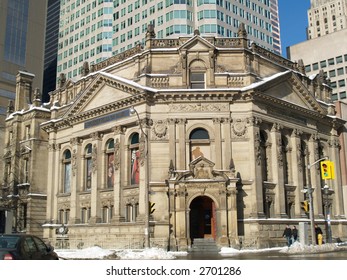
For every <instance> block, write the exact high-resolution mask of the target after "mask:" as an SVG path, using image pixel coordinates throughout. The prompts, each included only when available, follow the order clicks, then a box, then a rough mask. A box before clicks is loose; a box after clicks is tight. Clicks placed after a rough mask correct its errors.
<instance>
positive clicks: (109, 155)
mask: <svg viewBox="0 0 347 280" xmlns="http://www.w3.org/2000/svg"><path fill="white" fill-rule="evenodd" d="M106 166H107V169H106V187H107V188H108V189H110V188H113V182H114V140H113V139H110V140H109V141H108V142H107V144H106Z"/></svg>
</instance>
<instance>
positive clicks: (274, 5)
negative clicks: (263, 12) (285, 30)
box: [270, 0, 282, 54]
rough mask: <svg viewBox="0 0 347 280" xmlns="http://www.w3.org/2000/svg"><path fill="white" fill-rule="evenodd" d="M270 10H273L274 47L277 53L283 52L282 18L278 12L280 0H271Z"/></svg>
mask: <svg viewBox="0 0 347 280" xmlns="http://www.w3.org/2000/svg"><path fill="white" fill-rule="evenodd" d="M270 3H271V4H270V11H271V25H272V35H273V48H274V51H275V53H277V54H281V53H282V45H281V28H280V19H279V14H278V0H270Z"/></svg>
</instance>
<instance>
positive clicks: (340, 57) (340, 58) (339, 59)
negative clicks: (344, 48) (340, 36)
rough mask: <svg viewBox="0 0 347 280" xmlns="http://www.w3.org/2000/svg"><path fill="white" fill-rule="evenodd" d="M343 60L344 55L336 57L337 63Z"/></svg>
mask: <svg viewBox="0 0 347 280" xmlns="http://www.w3.org/2000/svg"><path fill="white" fill-rule="evenodd" d="M342 62H343V59H342V55H341V56H338V57H336V64H339V63H342Z"/></svg>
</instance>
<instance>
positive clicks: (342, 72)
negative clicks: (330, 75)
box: [337, 67, 344, 76]
mask: <svg viewBox="0 0 347 280" xmlns="http://www.w3.org/2000/svg"><path fill="white" fill-rule="evenodd" d="M343 74H344V71H343V67H341V68H338V69H337V75H338V76H341V75H343Z"/></svg>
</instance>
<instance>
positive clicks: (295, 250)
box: [280, 242, 338, 254]
mask: <svg viewBox="0 0 347 280" xmlns="http://www.w3.org/2000/svg"><path fill="white" fill-rule="evenodd" d="M336 250H338V246H337V244H334V243H329V244H323V245H316V246H313V245H302V244H301V243H300V242H295V243H294V244H293V245H291V246H290V247H285V248H283V249H282V250H280V252H281V253H286V254H299V253H305V254H310V253H320V252H333V251H336Z"/></svg>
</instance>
